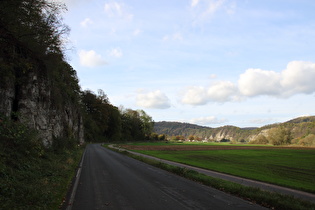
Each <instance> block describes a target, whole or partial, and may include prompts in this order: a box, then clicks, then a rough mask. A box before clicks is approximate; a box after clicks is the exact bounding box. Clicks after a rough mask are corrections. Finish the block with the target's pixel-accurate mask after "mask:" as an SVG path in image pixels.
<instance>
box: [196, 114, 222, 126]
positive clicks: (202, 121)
mask: <svg viewBox="0 0 315 210" xmlns="http://www.w3.org/2000/svg"><path fill="white" fill-rule="evenodd" d="M225 122H227V120H226V119H218V118H216V117H214V116H209V117H200V118H195V119H192V120H190V123H192V124H199V125H211V124H221V123H225Z"/></svg>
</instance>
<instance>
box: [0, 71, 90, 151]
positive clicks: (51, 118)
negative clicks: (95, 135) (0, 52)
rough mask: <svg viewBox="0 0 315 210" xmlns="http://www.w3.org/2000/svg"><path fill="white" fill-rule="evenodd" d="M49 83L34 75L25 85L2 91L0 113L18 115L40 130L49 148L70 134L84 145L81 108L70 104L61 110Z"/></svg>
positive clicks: (26, 122) (31, 75) (32, 73)
mask: <svg viewBox="0 0 315 210" xmlns="http://www.w3.org/2000/svg"><path fill="white" fill-rule="evenodd" d="M48 84H49V82H48V81H47V80H45V79H43V78H41V79H38V77H37V75H36V73H35V72H30V73H29V74H28V75H27V76H26V78H24V82H23V83H22V84H20V85H13V84H12V85H6V87H5V88H0V98H1V101H0V112H1V113H4V115H6V116H10V115H11V113H12V111H13V112H16V113H17V114H18V118H19V120H20V121H21V122H23V123H25V124H26V125H28V126H29V127H30V128H35V129H36V130H38V132H39V135H40V137H41V138H42V139H43V143H44V145H45V146H46V147H49V146H51V145H52V143H53V139H54V138H62V137H64V136H69V135H70V136H71V137H72V138H75V139H77V140H78V142H80V143H83V142H84V132H83V121H82V116H81V114H80V110H79V107H78V106H77V105H76V104H71V102H70V101H67V102H65V105H63V106H61V107H60V106H56V105H55V104H54V101H53V99H52V97H51V87H49V85H48Z"/></svg>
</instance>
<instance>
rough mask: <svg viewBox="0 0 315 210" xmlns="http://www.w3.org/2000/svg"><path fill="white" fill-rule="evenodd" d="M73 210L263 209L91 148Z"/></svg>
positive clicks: (127, 158) (125, 157)
mask: <svg viewBox="0 0 315 210" xmlns="http://www.w3.org/2000/svg"><path fill="white" fill-rule="evenodd" d="M71 207H72V209H73V210H81V209H82V210H83V209H84V210H87V209H89V210H90V209H135V210H142V209H144V210H154V209H163V210H176V209H180V210H184V209H198V210H201V209H242V210H244V209H263V207H261V206H258V205H256V204H252V203H250V202H248V201H245V200H242V199H240V198H237V197H234V196H231V195H228V194H225V193H223V192H221V191H218V190H216V189H213V188H210V187H207V186H204V185H201V184H199V183H196V182H193V181H190V180H187V179H184V178H182V177H179V176H177V175H174V174H171V173H169V172H166V171H164V170H161V169H158V168H155V167H153V166H150V165H147V164H145V163H143V162H140V161H137V160H134V159H132V158H129V157H127V156H125V155H121V154H119V153H116V152H113V151H111V150H108V149H106V148H103V147H102V146H101V145H99V144H91V145H88V146H87V148H86V152H85V157H84V159H83V165H82V172H81V176H80V179H79V182H78V186H77V190H76V193H75V194H74V202H73V204H72V206H71Z"/></svg>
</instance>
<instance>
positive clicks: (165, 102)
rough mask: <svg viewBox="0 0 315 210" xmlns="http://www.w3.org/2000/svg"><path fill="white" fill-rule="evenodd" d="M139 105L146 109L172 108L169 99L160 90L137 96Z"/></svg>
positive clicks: (140, 93)
mask: <svg viewBox="0 0 315 210" xmlns="http://www.w3.org/2000/svg"><path fill="white" fill-rule="evenodd" d="M137 105H138V106H141V107H144V108H153V109H167V108H170V106H171V105H170V100H169V98H168V97H167V96H166V95H165V94H164V93H162V92H161V91H160V90H156V91H152V92H149V93H143V92H142V91H141V92H139V93H138V95H137Z"/></svg>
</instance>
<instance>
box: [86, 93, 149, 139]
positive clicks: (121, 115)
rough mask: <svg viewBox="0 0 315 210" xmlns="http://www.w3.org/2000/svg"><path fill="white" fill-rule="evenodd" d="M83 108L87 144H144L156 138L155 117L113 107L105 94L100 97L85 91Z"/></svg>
mask: <svg viewBox="0 0 315 210" xmlns="http://www.w3.org/2000/svg"><path fill="white" fill-rule="evenodd" d="M82 104H83V110H84V128H85V140H86V141H91V142H104V141H143V140H145V139H147V140H149V139H152V137H153V136H152V135H151V133H152V130H153V126H154V121H153V120H152V117H150V116H149V115H147V114H146V113H145V111H143V110H132V109H125V108H122V107H121V108H118V107H116V106H114V105H112V104H111V103H110V102H109V99H108V97H107V96H106V94H105V93H104V92H103V91H102V90H99V91H98V93H97V94H95V93H93V92H92V91H90V90H86V91H83V92H82ZM151 136H152V137H151ZM153 139H154V138H153Z"/></svg>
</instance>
